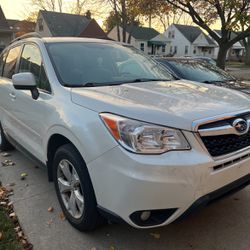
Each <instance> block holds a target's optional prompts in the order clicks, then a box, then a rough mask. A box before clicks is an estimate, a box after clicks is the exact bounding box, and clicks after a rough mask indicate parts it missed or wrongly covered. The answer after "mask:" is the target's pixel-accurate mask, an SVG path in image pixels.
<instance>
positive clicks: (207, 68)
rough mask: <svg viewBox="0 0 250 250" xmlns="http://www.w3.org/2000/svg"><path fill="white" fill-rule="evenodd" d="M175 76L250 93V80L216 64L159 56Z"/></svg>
mask: <svg viewBox="0 0 250 250" xmlns="http://www.w3.org/2000/svg"><path fill="white" fill-rule="evenodd" d="M156 60H157V61H158V62H160V63H161V64H162V65H163V66H164V67H166V68H167V69H168V70H169V71H170V72H171V73H172V74H173V75H174V76H175V77H177V78H180V79H187V80H190V81H196V82H201V83H207V84H214V85H216V86H220V87H225V88H230V89H234V90H239V91H242V92H244V93H246V94H250V81H240V80H237V79H236V78H235V77H233V76H232V75H230V74H229V73H228V72H226V71H224V70H221V69H220V68H218V67H217V66H215V65H211V64H208V63H205V62H201V61H197V60H193V59H189V58H164V59H162V58H160V59H159V58H158V59H156Z"/></svg>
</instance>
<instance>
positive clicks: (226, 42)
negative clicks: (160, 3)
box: [166, 0, 250, 69]
mask: <svg viewBox="0 0 250 250" xmlns="http://www.w3.org/2000/svg"><path fill="white" fill-rule="evenodd" d="M166 1H167V2H168V3H169V4H171V5H172V6H173V7H175V8H177V9H179V10H182V11H183V12H185V13H187V14H188V15H190V17H191V18H192V21H193V22H194V23H195V24H197V25H198V26H200V27H201V28H202V29H204V30H206V31H207V32H208V34H209V35H210V36H211V37H212V38H213V39H214V40H215V41H216V42H217V43H218V45H219V53H218V58H217V66H219V67H220V68H222V69H224V68H225V62H226V55H227V52H228V50H229V49H230V48H231V47H232V46H233V45H234V44H235V43H236V42H238V41H240V40H242V39H244V38H246V37H248V36H250V15H249V10H250V1H249V0H188V1H187V0H166ZM217 20H219V21H220V23H221V36H219V35H218V34H217V33H216V32H215V31H213V30H212V29H211V28H210V26H211V24H213V23H215V22H216V21H217ZM241 23H244V26H247V28H246V29H245V30H244V31H243V30H241V32H238V33H237V35H236V36H235V37H234V38H232V37H231V32H232V31H235V30H238V29H239V26H240V24H241Z"/></svg>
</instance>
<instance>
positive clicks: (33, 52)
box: [19, 44, 51, 92]
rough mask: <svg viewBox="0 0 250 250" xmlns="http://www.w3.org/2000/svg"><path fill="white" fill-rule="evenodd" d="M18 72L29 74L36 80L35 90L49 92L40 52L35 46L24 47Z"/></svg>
mask: <svg viewBox="0 0 250 250" xmlns="http://www.w3.org/2000/svg"><path fill="white" fill-rule="evenodd" d="M19 72H31V73H33V75H34V77H35V79H36V85H37V88H39V89H41V90H45V91H46V92H51V88H50V84H49V81H48V78H47V76H46V73H45V70H44V66H43V63H42V57H41V53H40V50H39V49H38V48H37V46H36V45H33V44H27V45H25V46H24V49H23V52H22V55H21V58H20V65H19Z"/></svg>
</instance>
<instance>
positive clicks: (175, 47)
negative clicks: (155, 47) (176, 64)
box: [174, 46, 177, 54]
mask: <svg viewBox="0 0 250 250" xmlns="http://www.w3.org/2000/svg"><path fill="white" fill-rule="evenodd" d="M176 53H177V46H174V54H176Z"/></svg>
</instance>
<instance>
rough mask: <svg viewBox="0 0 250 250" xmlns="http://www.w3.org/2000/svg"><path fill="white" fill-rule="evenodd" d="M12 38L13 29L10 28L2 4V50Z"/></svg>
mask: <svg viewBox="0 0 250 250" xmlns="http://www.w3.org/2000/svg"><path fill="white" fill-rule="evenodd" d="M12 39H13V31H12V30H11V29H10V28H9V24H8V22H7V20H6V18H5V16H4V13H3V10H2V8H1V6H0V52H1V51H2V50H3V49H4V48H5V47H6V46H7V45H8V44H9V43H10V41H11V40H12Z"/></svg>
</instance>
